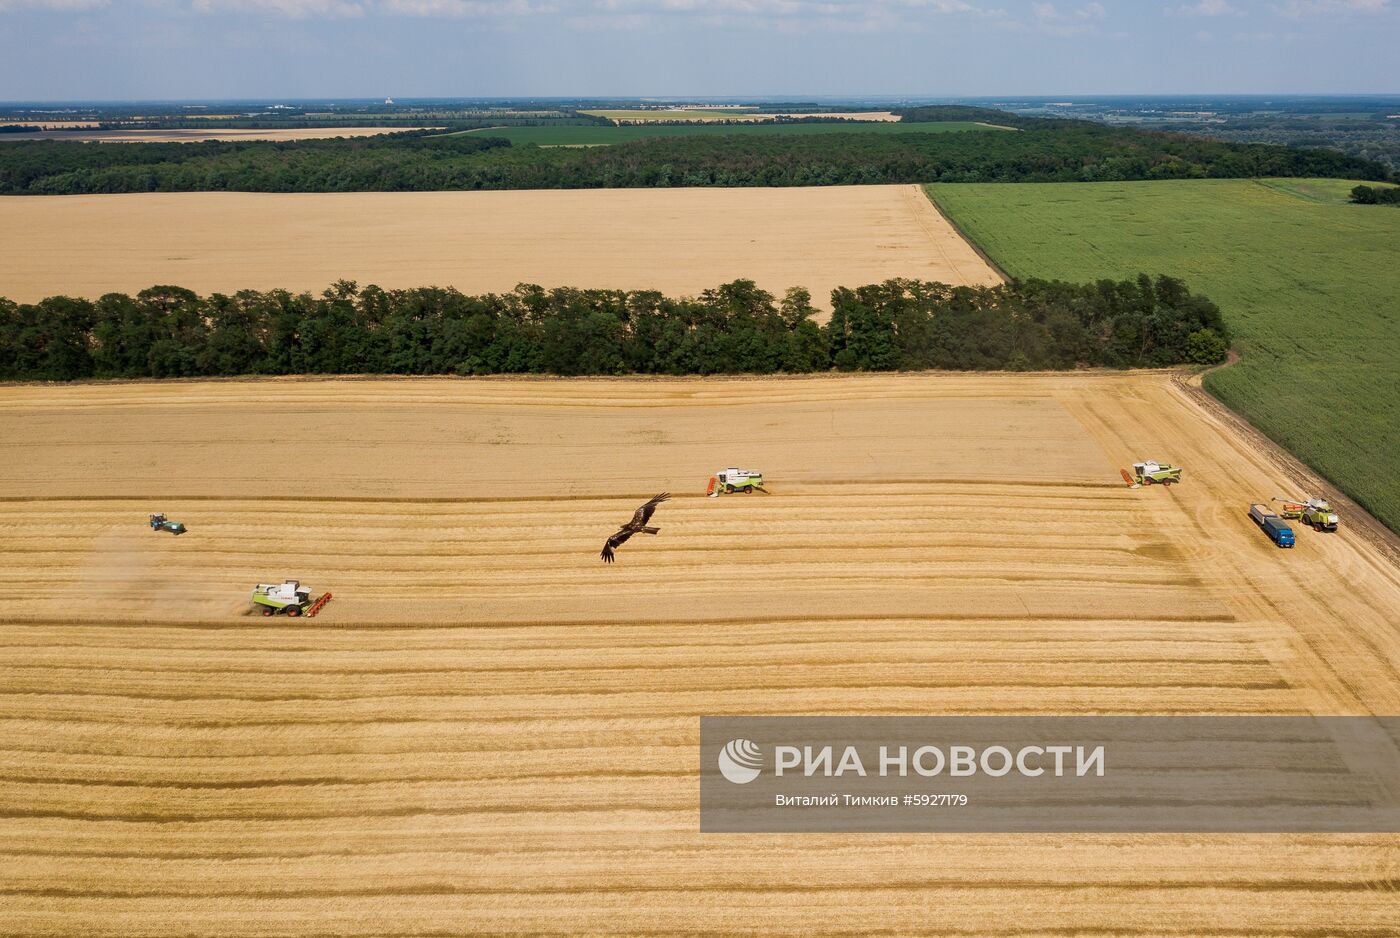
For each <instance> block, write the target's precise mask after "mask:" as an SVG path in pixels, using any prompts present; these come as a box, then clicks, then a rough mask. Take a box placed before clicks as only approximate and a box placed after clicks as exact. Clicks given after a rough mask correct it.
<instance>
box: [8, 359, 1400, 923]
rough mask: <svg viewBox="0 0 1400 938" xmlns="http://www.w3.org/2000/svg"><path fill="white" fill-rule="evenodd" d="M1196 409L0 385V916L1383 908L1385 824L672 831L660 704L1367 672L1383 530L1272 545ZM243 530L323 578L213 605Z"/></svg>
mask: <svg viewBox="0 0 1400 938" xmlns="http://www.w3.org/2000/svg"><path fill="white" fill-rule="evenodd" d="M1221 419H1223V418H1217V416H1215V415H1214V414H1212V413H1210V412H1207V411H1206V410H1203V409H1201V408H1200V407H1199V405H1198V404H1197V402H1196V398H1195V397H1194V395H1193V394H1192V393H1191V392H1190V390H1189V389H1186V388H1183V387H1181V386H1179V385H1178V384H1177V383H1175V382H1173V381H1172V380H1171V379H1170V378H1169V377H1166V376H1163V375H1160V374H1126V375H1104V374H1078V375H1066V376H1018V377H1009V376H948V375H904V376H888V377H873V376H864V377H825V376H824V377H817V378H807V379H735V380H709V381H700V380H675V381H644V380H617V381H610V380H596V381H563V380H536V381H527V380H517V381H511V380H501V381H496V380H486V381H482V380H478V381H459V380H397V381H378V380H362V381H361V380H353V381H352V380H335V381H330V380H327V381H309V380H308V381H280V380H279V381H227V382H206V383H197V382H195V383H181V384H166V385H153V384H124V385H115V384H109V385H91V386H81V387H24V388H17V387H11V388H3V389H0V439H3V440H5V443H4V444H3V446H4V450H5V456H6V458H5V459H4V460H3V462H0V551H3V553H4V556H5V565H6V568H7V571H8V576H7V582H8V583H9V588H8V589H6V590H5V591H4V592H3V594H0V675H2V676H3V685H2V686H3V693H0V838H3V842H4V844H5V846H4V849H3V851H0V854H2V855H0V880H3V883H4V886H3V889H4V892H5V901H4V902H3V903H0V932H3V933H5V934H23V935H71V934H81V933H98V932H103V933H119V934H141V935H152V936H176V935H208V934H225V935H313V934H314V935H429V934H432V935H441V934H454V933H479V934H504V933H509V934H531V935H543V934H580V935H603V934H607V935H614V934H653V935H681V934H692V933H696V934H698V933H709V934H716V935H732V934H741V933H745V934H763V935H776V934H794V935H799V934H800V935H807V934H843V935H852V934H868V935H894V934H908V933H916V932H917V933H924V934H941V935H984V934H985V935H992V934H998V935H1001V934H1017V935H1025V936H1029V935H1069V934H1093V935H1132V936H1146V935H1174V936H1202V935H1231V936H1242V935H1248V936H1256V938H1257V936H1273V935H1278V936H1283V935H1300V934H1303V935H1324V934H1326V935H1353V936H1361V935H1365V936H1378V935H1387V934H1394V933H1395V932H1396V930H1397V929H1400V913H1397V911H1396V902H1395V887H1396V881H1397V875H1400V874H1398V873H1397V871H1398V870H1400V839H1397V837H1395V836H1393V835H1386V836H1379V835H1378V836H1320V835H1308V836H1233V837H1232V836H1196V835H1192V836H1185V835H1174V836H1128V835H1111V836H1110V835H1094V836H1087V835H1085V836H1049V835H1036V836H1005V835H995V836H993V835H985V836H968V835H956V836H953V835H946V836H936V835H929V836H887V835H879V836H866V835H852V836H834V835H821V836H816V835H811V836H779V835H762V836H740V835H707V836H702V835H700V834H699V833H698V824H699V821H698V814H697V799H698V782H697V767H696V750H695V746H696V744H697V740H698V735H699V727H698V719H697V718H698V717H699V716H700V715H701V714H847V713H862V714H934V713H936V714H969V713H1053V714H1066V713H1115V714H1137V713H1228V714H1246V713H1250V714H1252V713H1316V714H1365V713H1376V714H1394V713H1397V712H1400V675H1398V674H1397V666H1398V665H1400V632H1398V631H1397V618H1398V617H1397V611H1398V610H1400V573H1397V569H1396V567H1395V566H1393V565H1392V563H1391V562H1390V561H1389V560H1388V559H1386V556H1385V553H1384V547H1383V545H1381V544H1379V543H1378V542H1377V541H1376V540H1374V539H1373V538H1372V537H1371V536H1370V535H1369V534H1368V533H1367V532H1366V531H1364V530H1361V528H1363V527H1364V525H1362V524H1361V521H1362V519H1360V518H1359V517H1356V516H1347V517H1346V518H1344V524H1346V526H1345V527H1344V528H1343V530H1342V532H1341V533H1340V534H1338V535H1331V536H1326V535H1316V534H1313V533H1312V532H1311V531H1300V532H1299V543H1298V547H1297V548H1295V549H1294V550H1293V551H1279V550H1277V549H1275V548H1274V547H1273V546H1272V544H1270V543H1269V542H1268V541H1267V540H1266V539H1265V538H1264V537H1263V536H1262V535H1260V534H1259V533H1258V531H1257V529H1255V528H1254V527H1253V526H1252V524H1251V523H1250V522H1249V521H1248V519H1247V518H1246V517H1245V514H1244V512H1245V508H1246V507H1247V505H1248V504H1249V503H1250V502H1251V501H1255V500H1259V499H1260V498H1261V497H1262V498H1267V497H1268V496H1270V495H1273V494H1277V493H1280V492H1284V491H1293V490H1294V489H1295V488H1296V484H1295V482H1294V480H1293V479H1292V478H1291V476H1290V475H1289V472H1290V471H1291V470H1289V468H1288V467H1287V466H1286V465H1285V464H1282V463H1280V462H1277V461H1276V460H1275V458H1274V457H1273V456H1272V455H1270V454H1268V453H1265V452H1263V451H1260V450H1256V449H1255V448H1253V445H1252V443H1251V442H1250V441H1249V440H1248V439H1246V438H1244V437H1241V436H1238V435H1236V433H1235V431H1234V430H1233V429H1232V428H1231V427H1230V426H1229V425H1227V424H1225V423H1222V422H1220V420H1221ZM1143 456H1149V457H1157V458H1161V459H1169V460H1171V461H1172V462H1175V463H1178V464H1181V465H1184V466H1186V467H1187V475H1186V480H1185V482H1184V484H1182V485H1180V486H1177V487H1175V488H1171V489H1162V488H1148V489H1143V490H1138V491H1133V490H1130V489H1128V488H1127V487H1126V486H1124V485H1123V484H1122V482H1121V481H1120V480H1119V478H1118V468H1119V467H1120V466H1122V465H1125V464H1127V463H1128V462H1130V461H1131V460H1132V459H1133V458H1134V457H1138V458H1141V457H1143ZM725 465H739V466H745V467H752V468H757V469H762V470H763V471H764V473H765V475H766V477H767V479H768V484H769V488H770V489H771V490H772V494H771V495H768V496H763V495H752V496H740V495H736V496H731V497H727V498H721V499H706V498H704V497H703V496H702V494H701V493H702V492H703V490H704V485H705V482H706V479H707V478H708V476H709V475H710V474H711V473H712V472H713V471H714V470H716V469H718V468H720V467H722V466H725ZM663 489H665V490H670V491H671V492H674V493H676V498H674V499H673V500H672V501H671V502H669V503H667V504H665V505H663V506H661V509H660V510H659V511H658V513H657V515H656V518H655V519H654V523H655V524H657V525H659V526H660V528H661V533H660V534H659V535H658V536H657V537H655V538H647V537H638V538H635V539H633V540H632V541H631V542H629V543H628V544H626V545H625V546H624V547H622V548H621V550H620V551H619V556H618V562H617V563H616V564H615V565H613V566H605V565H603V564H602V563H600V561H599V559H598V551H599V550H600V548H601V546H602V541H603V539H604V538H605V537H606V536H607V535H608V534H610V533H611V532H612V531H613V530H614V529H615V528H616V525H617V523H618V522H620V521H622V520H624V519H626V518H627V517H628V516H630V514H631V512H632V509H633V508H634V507H635V506H636V505H637V504H639V503H640V501H642V500H644V499H645V498H646V497H648V496H650V495H652V494H654V493H655V492H658V491H661V490H663ZM152 511H165V512H168V513H170V515H171V517H173V518H176V519H179V520H181V521H184V522H185V523H186V524H188V526H189V529H190V531H189V533H188V534H186V535H184V536H182V537H179V538H174V537H170V536H168V535H165V534H155V533H152V532H150V531H149V530H147V529H146V527H145V523H144V522H145V519H146V515H147V514H148V513H149V512H152ZM1352 521H1354V522H1356V523H1347V522H1352ZM283 577H299V578H301V579H302V580H303V581H305V582H306V583H308V584H310V585H311V586H313V587H314V588H315V589H316V590H317V591H320V590H331V591H333V592H334V594H335V598H334V600H333V601H332V602H331V604H330V605H329V606H328V607H327V608H326V610H325V611H324V612H323V613H322V615H321V616H320V617H318V618H316V619H314V620H307V619H300V620H298V619H286V618H273V619H264V618H261V617H250V616H248V615H247V614H246V597H247V593H248V590H249V589H250V587H251V586H252V585H253V584H254V583H256V582H259V581H269V580H280V579H281V578H283Z"/></svg>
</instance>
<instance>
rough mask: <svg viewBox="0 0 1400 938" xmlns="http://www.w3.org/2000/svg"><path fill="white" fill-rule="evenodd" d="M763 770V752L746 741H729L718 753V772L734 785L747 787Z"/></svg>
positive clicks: (756, 744) (753, 743) (756, 745)
mask: <svg viewBox="0 0 1400 938" xmlns="http://www.w3.org/2000/svg"><path fill="white" fill-rule="evenodd" d="M762 768H763V750H762V749H759V748H758V743H755V742H753V741H752V740H748V739H731V740H730V741H729V742H727V743H725V744H724V748H723V749H721V750H720V753H719V772H720V774H721V775H723V776H724V777H725V778H727V779H728V780H729V781H731V782H733V783H734V784H735V785H747V784H748V783H749V782H751V781H753V780H754V779H756V778H758V773H759V771H760V770H761V769H762Z"/></svg>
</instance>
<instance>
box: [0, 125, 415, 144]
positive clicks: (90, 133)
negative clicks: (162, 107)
mask: <svg viewBox="0 0 1400 938" xmlns="http://www.w3.org/2000/svg"><path fill="white" fill-rule="evenodd" d="M432 129H433V128H431V127H261V128H254V127H242V128H240V127H221V128H215V127H211V128H209V129H208V130H201V129H199V128H171V129H166V130H56V131H52V132H50V133H37V134H4V135H0V143H3V142H5V141H7V140H71V141H75V142H76V141H90V140H96V141H98V142H99V143H194V142H197V141H200V140H324V139H327V138H329V137H372V136H374V135H376V134H394V133H403V132H404V131H407V130H432Z"/></svg>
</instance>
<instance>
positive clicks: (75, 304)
mask: <svg viewBox="0 0 1400 938" xmlns="http://www.w3.org/2000/svg"><path fill="white" fill-rule="evenodd" d="M832 300H833V314H832V316H831V319H830V321H829V322H828V323H827V324H825V325H818V324H817V323H816V321H815V319H814V316H815V314H816V310H815V309H814V308H813V306H812V304H811V299H810V296H809V295H808V293H807V291H805V290H802V289H793V290H789V291H788V293H787V295H786V296H785V297H783V298H782V299H781V300H778V299H777V298H775V297H774V296H773V295H772V294H770V293H767V292H765V291H763V290H760V289H759V288H758V287H756V286H755V285H754V283H753V282H752V281H749V280H736V281H734V282H733V283H728V284H725V285H723V286H720V287H717V288H715V289H713V290H707V291H705V292H704V293H703V294H701V296H699V297H698V298H694V299H674V298H670V297H666V296H663V295H662V294H660V293H657V292H654V291H647V290H634V291H619V290H578V289H569V288H561V289H555V290H544V289H542V288H540V287H537V286H527V285H522V286H520V287H517V288H516V289H515V290H514V291H513V292H511V293H507V294H504V295H496V294H491V295H485V296H467V295H464V294H462V293H459V292H458V291H456V290H452V289H442V288H437V287H425V288H419V289H411V290H382V289H380V288H378V287H375V286H369V287H365V288H363V289H361V288H359V287H358V286H357V285H356V284H355V283H353V282H350V281H341V282H338V283H336V284H334V285H333V286H332V287H331V288H330V289H328V290H326V291H325V292H324V293H322V294H321V295H320V296H313V295H311V294H309V293H301V294H295V293H289V292H287V291H285V290H269V291H266V292H259V291H254V290H245V291H242V292H239V293H236V294H234V295H232V296H226V295H223V294H214V295H212V296H208V297H200V296H198V295H197V294H195V293H193V292H192V291H190V290H185V289H182V288H179V287H173V286H159V287H152V288H150V289H148V290H143V291H141V292H140V293H138V294H137V295H136V296H134V297H133V296H128V295H126V294H120V293H111V294H108V295H106V296H104V297H102V298H101V299H98V300H96V301H91V300H85V299H74V298H70V297H50V298H48V299H46V300H43V301H41V302H39V303H33V304H29V303H14V302H11V301H9V300H4V299H0V379H5V380H26V381H27V380H46V381H67V380H75V379H83V378H166V377H193V376H216V375H284V374H409V375H427V374H462V375H484V374H556V375H613V374H671V375H687V374H716V373H755V374H771V373H776V372H788V373H801V372H813V371H826V370H829V369H831V368H838V369H842V370H850V371H855V370H872V371H878V370H894V369H901V370H915V369H928V368H944V369H962V370H982V369H1012V370H1025V369H1064V368H1073V367H1075V366H1080V365H1097V366H1108V367H1134V366H1146V367H1160V366H1167V365H1174V364H1178V363H1182V362H1197V363H1201V364H1209V363H1212V362H1217V361H1221V360H1223V359H1224V357H1225V353H1226V350H1227V347H1228V343H1229V335H1228V332H1227V331H1226V328H1225V325H1224V323H1223V322H1222V321H1221V316H1220V310H1219V309H1218V308H1217V307H1216V306H1215V304H1214V303H1212V302H1210V300H1208V299H1206V298H1205V297H1201V296H1196V295H1193V294H1192V293H1191V291H1190V290H1189V289H1187V287H1186V286H1185V285H1184V284H1183V283H1182V282H1181V281H1180V280H1177V279H1175V278H1172V277H1158V278H1156V279H1155V280H1154V279H1151V278H1149V277H1147V276H1146V275H1142V276H1139V277H1138V278H1137V279H1136V280H1124V281H1121V282H1114V281H1108V280H1104V281H1099V282H1098V283H1090V284H1070V283H1062V282H1047V281H1043V280H1027V281H1018V282H1013V283H1010V284H1006V285H1002V286H997V287H990V288H974V287H951V286H948V285H947V284H941V283H926V282H920V281H914V280H890V281H886V282H885V283H881V284H874V285H870V286H864V287H859V288H856V289H844V288H843V289H839V290H836V291H834V292H833V294H832Z"/></svg>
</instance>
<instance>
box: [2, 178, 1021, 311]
mask: <svg viewBox="0 0 1400 938" xmlns="http://www.w3.org/2000/svg"><path fill="white" fill-rule="evenodd" d="M891 277H914V278H919V279H923V280H940V281H942V282H944V283H952V284H974V285H990V284H995V283H999V282H1000V278H999V276H998V275H997V273H996V272H995V271H993V270H992V268H991V267H989V266H988V264H987V262H986V261H984V260H983V259H982V258H981V257H980V256H979V255H978V254H977V252H976V251H975V250H974V249H973V248H972V246H971V245H969V244H968V243H967V242H966V241H964V240H963V238H962V236H961V235H959V234H958V233H957V231H956V230H955V229H954V228H953V227H952V226H951V225H950V224H949V223H948V222H947V221H946V220H945V219H944V218H943V216H942V215H940V214H939V213H938V210H937V209H935V208H934V207H933V204H932V203H931V202H929V200H928V198H927V197H926V196H925V195H924V194H923V192H922V191H921V190H920V189H919V188H918V187H917V186H830V187H817V188H790V189H717V188H709V189H705V188H699V189H594V190H564V191H549V190H522V191H502V192H496V191H491V192H353V193H347V192H331V193H260V192H173V193H164V192H162V193H150V192H146V193H138V194H133V195H95V196H47V197H45V198H42V199H36V198H30V197H26V196H4V197H0V295H3V296H8V297H9V298H10V299H12V300H16V301H19V302H33V301H36V300H39V299H42V298H43V297H45V296H49V295H52V294H54V293H57V292H60V285H62V291H61V292H65V293H67V294H68V295H70V296H87V297H93V298H96V297H98V296H101V295H102V294H103V293H107V292H110V291H122V292H127V293H135V292H137V291H139V290H144V289H145V288H147V287H149V286H152V285H154V284H176V285H178V286H183V287H188V288H189V289H191V290H196V291H198V292H200V293H208V292H212V291H219V292H223V293H233V292H236V291H238V290H245V289H255V290H270V289H289V290H295V291H300V290H311V291H313V292H316V293H319V292H320V291H322V290H324V289H325V288H326V287H327V286H329V285H330V284H331V283H333V282H335V281H337V280H340V279H348V280H358V281H359V282H360V283H361V284H366V283H376V284H378V285H379V286H381V287H384V288H385V289H391V288H411V287H422V286H430V285H431V286H443V287H447V286H451V287H457V288H458V289H460V290H462V291H463V292H466V293H486V292H497V293H499V292H505V291H508V290H511V289H514V288H515V286H516V284H519V283H534V284H539V285H541V286H544V287H585V288H586V287H602V288H607V289H616V290H661V291H663V292H665V293H667V294H669V295H671V296H695V295H697V294H699V293H700V292H701V291H702V290H707V289H709V288H711V287H715V286H718V285H719V284H721V283H727V282H729V281H731V280H737V279H741V278H742V279H749V280H753V281H756V282H757V283H758V285H759V286H760V287H762V288H764V289H766V290H770V291H772V292H774V293H776V294H778V295H780V296H781V295H782V293H783V291H785V290H786V289H788V288H789V287H794V286H800V287H806V288H807V289H808V290H810V291H811V293H812V298H813V301H814V303H815V304H816V305H817V306H819V307H824V308H825V307H829V305H830V304H829V298H830V294H831V290H832V288H834V287H840V286H847V287H856V286H861V285H862V284H867V283H879V282H881V281H883V280H886V279H889V278H891Z"/></svg>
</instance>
